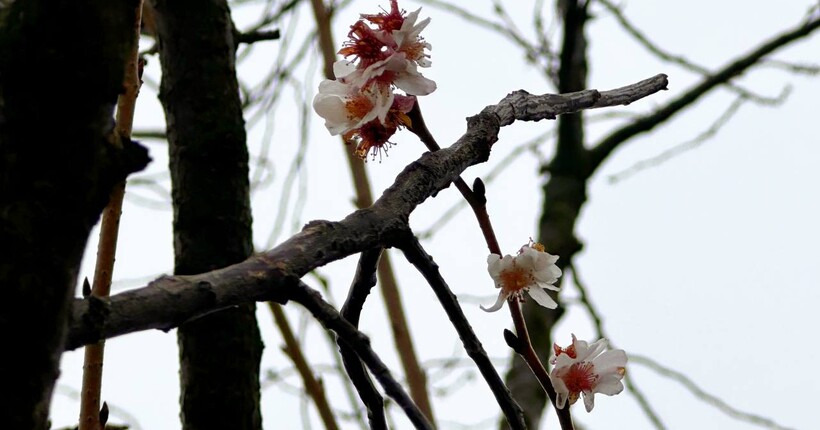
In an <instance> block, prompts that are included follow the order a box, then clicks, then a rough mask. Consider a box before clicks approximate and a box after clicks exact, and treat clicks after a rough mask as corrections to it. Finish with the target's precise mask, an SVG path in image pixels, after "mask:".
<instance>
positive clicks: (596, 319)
mask: <svg viewBox="0 0 820 430" xmlns="http://www.w3.org/2000/svg"><path fill="white" fill-rule="evenodd" d="M570 269H571V270H572V281H573V283H574V284H575V288H577V289H578V292H579V293H580V295H581V303H582V304H583V305H584V307H585V308H586V310H587V313H589V316H590V318H592V321H593V323H594V325H595V331H596V334H597V335H598V338H599V339H607V340H608V341H609V346H610V347H611V348H614V347H615V344H614V343H612V341H611V340H610V339H609V337H608V336H607V335H606V333H605V332H604V324H603V321H602V320H601V315H600V313H599V312H598V311H597V310H596V309H595V307H594V306H593V305H592V302H591V301H590V299H589V295H588V294H587V289H586V287H585V286H584V284H583V283H582V282H581V279H580V277H579V275H578V270H577V269H576V267H575V266H574V265H572V264H570ZM630 357H631V356H630ZM624 382H626V387H627V389H628V390H629V392H630V393H631V394H632V397H634V398H635V400H636V401H637V402H638V405H639V406H640V407H641V410H642V411H643V413H644V415H646V417H647V418H648V419H649V421H651V422H652V425H653V426H655V428H656V429H658V430H665V429H666V426H665V425H664V424H663V421H661V417H660V416H659V415H658V413H657V412H655V410H654V409H653V408H652V405H650V404H649V400H647V399H646V396H644V395H643V392H642V391H641V390H639V389H638V386H637V385H635V381H634V380H633V379H632V376H631V375H630V373H629V372H627V373H626V374H625V375H624Z"/></svg>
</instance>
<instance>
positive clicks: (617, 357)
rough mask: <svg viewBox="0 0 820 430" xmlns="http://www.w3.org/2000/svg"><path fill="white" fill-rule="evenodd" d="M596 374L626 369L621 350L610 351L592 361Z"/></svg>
mask: <svg viewBox="0 0 820 430" xmlns="http://www.w3.org/2000/svg"><path fill="white" fill-rule="evenodd" d="M592 364H593V365H594V366H595V371H596V372H598V373H608V372H615V371H617V370H618V369H621V368H624V367H626V352H624V350H622V349H611V350H609V351H606V352H604V353H603V354H601V355H599V356H598V357H596V358H595V359H594V360H592Z"/></svg>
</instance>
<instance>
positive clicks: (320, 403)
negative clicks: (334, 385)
mask: <svg viewBox="0 0 820 430" xmlns="http://www.w3.org/2000/svg"><path fill="white" fill-rule="evenodd" d="M268 306H269V307H270V310H271V313H273V319H274V321H275V322H276V326H277V327H279V332H280V333H282V339H283V340H284V341H285V347H284V348H283V349H284V351H285V354H287V356H288V357H290V359H291V361H293V365H294V366H296V370H297V371H298V372H299V376H300V377H301V378H302V383H303V384H304V386H305V391H306V392H307V393H308V395H309V396H310V398H311V399H312V400H313V403H314V404H315V405H316V409H317V410H318V411H319V417H320V418H321V419H322V423H323V424H324V426H325V429H327V430H338V429H339V425H338V424H336V417H334V416H333V411H332V410H331V408H330V403H328V401H327V396H326V395H325V389H324V386H323V384H322V382H321V381H319V380H318V379H316V377H315V376H314V374H313V371H312V370H311V368H310V365H309V364H308V362H307V360H306V359H305V355H304V354H302V347H301V346H300V345H299V341H298V340H296V336H294V335H293V330H291V328H290V323H289V322H288V318H287V316H286V315H285V311H284V310H283V309H282V305H280V304H279V303H273V302H268Z"/></svg>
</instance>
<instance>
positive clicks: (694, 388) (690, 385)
mask: <svg viewBox="0 0 820 430" xmlns="http://www.w3.org/2000/svg"><path fill="white" fill-rule="evenodd" d="M629 361H630V362H632V363H636V364H640V365H642V366H645V367H647V368H649V369H651V370H653V371H655V372H656V373H658V374H659V375H661V376H663V377H665V378H669V379H671V380H673V381H676V382H678V383H680V384H681V385H683V386H684V387H685V388H686V389H687V390H689V392H691V393H692V394H693V395H694V396H695V397H697V398H698V400H700V401H702V402H704V403H706V404H709V405H711V406H714V407H715V408H716V409H717V410H719V411H721V412H723V413H724V414H726V415H728V416H730V417H732V418H734V419H736V420H738V421H745V422H747V423H749V424H753V425H756V426H760V427H764V428H768V429H775V430H794V429H793V428H792V427H786V426H784V425H781V424H778V423H776V422H775V421H774V420H772V419H771V418H767V417H764V416H761V415H757V414H753V413H751V412H744V411H741V410H739V409H737V408H734V407H732V406H731V405H729V404H728V403H726V402H725V401H723V400H722V399H720V398H718V397H717V396H715V395H713V394H709V393H707V392H706V391H704V390H703V389H702V388H700V387H699V386H698V385H697V384H695V382H694V381H692V379H691V378H689V377H688V376H686V375H684V374H683V373H681V372H678V371H677V370H674V369H671V368H669V367H666V366H663V365H662V364H660V363H658V362H657V361H655V360H653V359H651V358H649V357H646V356H643V355H637V354H629Z"/></svg>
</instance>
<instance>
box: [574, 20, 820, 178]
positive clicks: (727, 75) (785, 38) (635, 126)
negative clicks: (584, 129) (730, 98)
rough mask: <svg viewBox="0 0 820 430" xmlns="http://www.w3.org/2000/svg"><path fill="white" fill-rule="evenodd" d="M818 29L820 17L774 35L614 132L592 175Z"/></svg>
mask: <svg viewBox="0 0 820 430" xmlns="http://www.w3.org/2000/svg"><path fill="white" fill-rule="evenodd" d="M818 27H820V15H818V16H814V17H812V18H811V19H809V20H807V21H805V22H802V23H801V24H799V25H798V26H796V27H794V28H792V29H791V30H788V31H786V32H784V33H781V34H779V35H777V36H774V37H773V38H771V39H769V40H768V41H766V42H764V43H762V44H761V45H760V46H758V47H757V48H755V49H754V50H752V52H750V53H748V54H746V55H744V56H742V57H740V58H738V59H736V60H734V61H732V62H731V63H729V64H727V65H726V66H724V67H723V68H722V69H720V70H719V71H717V72H716V73H714V74H712V75H709V76H706V77H704V78H703V80H702V81H701V82H700V83H699V84H697V85H695V86H694V87H692V88H690V89H689V90H688V91H686V92H684V93H683V94H681V95H680V96H678V97H677V98H676V99H674V100H672V101H671V102H669V103H668V104H667V105H666V106H664V107H662V108H660V109H658V110H656V111H655V112H654V113H652V114H650V115H647V116H644V117H643V118H641V119H639V120H636V121H633V122H630V123H629V124H628V125H626V126H624V127H622V128H620V129H618V130H615V131H614V132H613V133H611V134H610V135H609V136H607V137H605V138H604V139H603V140H602V141H601V142H600V143H598V144H597V145H596V146H595V147H594V148H593V149H592V150H591V151H590V170H589V175H592V173H593V172H594V171H595V169H596V168H597V167H598V166H600V165H601V164H602V163H603V161H604V160H605V159H606V158H607V157H608V156H609V154H611V153H612V152H613V151H614V150H615V149H616V148H618V146H620V145H621V144H622V143H623V142H625V141H627V140H629V139H631V138H633V137H635V136H636V135H638V134H641V133H645V132H647V131H650V130H652V129H654V128H655V127H657V126H658V125H660V124H663V123H665V122H666V120H668V119H669V118H671V117H672V116H673V115H675V114H677V113H678V112H680V111H682V110H683V109H684V108H686V107H688V106H689V105H691V104H694V103H695V102H696V101H698V100H699V99H700V98H701V97H703V96H704V95H705V94H707V93H708V92H709V91H711V90H712V89H714V88H715V87H717V86H719V85H722V84H724V83H726V82H728V81H729V80H730V79H732V78H734V77H736V76H738V75H740V74H742V73H743V72H745V71H746V70H748V69H749V68H751V67H752V66H754V65H755V64H758V62H759V61H760V60H761V59H763V58H764V57H765V56H767V55H769V54H771V53H772V52H774V51H776V50H778V49H780V48H782V47H784V46H786V45H788V44H789V43H791V42H794V41H795V40H798V39H801V38H803V37H806V36H808V35H810V34H811V33H813V32H814V30H817V28H818Z"/></svg>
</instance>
